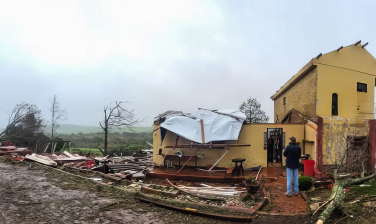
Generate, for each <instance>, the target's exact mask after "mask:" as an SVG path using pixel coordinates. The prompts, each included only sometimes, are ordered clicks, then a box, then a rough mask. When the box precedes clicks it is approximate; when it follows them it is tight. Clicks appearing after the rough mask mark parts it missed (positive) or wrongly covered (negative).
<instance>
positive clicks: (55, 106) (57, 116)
mask: <svg viewBox="0 0 376 224" xmlns="http://www.w3.org/2000/svg"><path fill="white" fill-rule="evenodd" d="M50 111H51V141H53V140H54V136H55V135H56V130H57V129H58V128H59V127H60V124H59V121H62V120H65V119H67V115H68V113H67V112H66V111H65V110H64V109H61V107H60V102H59V101H58V100H57V97H56V95H54V98H53V99H51V108H50Z"/></svg>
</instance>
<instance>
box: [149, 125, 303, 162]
mask: <svg viewBox="0 0 376 224" xmlns="http://www.w3.org/2000/svg"><path fill="white" fill-rule="evenodd" d="M267 128H283V132H285V136H286V139H285V143H286V144H288V142H289V139H288V138H289V137H291V136H295V137H296V139H297V141H298V142H301V143H302V142H303V141H302V140H303V137H304V125H301V124H245V125H243V128H242V130H241V132H240V134H239V138H238V144H251V146H250V147H233V148H230V150H229V152H228V153H227V154H226V155H225V156H224V157H223V159H222V160H221V161H220V162H219V163H218V165H217V167H226V168H227V167H233V165H234V164H233V162H232V161H231V160H232V159H234V158H245V159H246V161H245V162H244V163H243V166H244V167H245V168H247V167H254V166H259V165H262V166H263V167H266V166H267V150H264V132H266V131H267ZM154 130H155V131H154V132H153V145H154V159H153V161H154V163H155V164H156V165H162V162H163V157H162V156H160V155H157V154H158V151H159V148H162V150H163V154H165V153H166V152H167V153H168V154H175V153H176V152H177V151H178V150H181V151H182V152H183V153H184V155H192V154H193V153H194V152H195V151H196V150H197V149H175V150H172V149H167V148H165V146H167V145H174V144H175V141H176V134H174V133H172V132H170V131H167V134H166V137H165V139H164V141H163V144H162V146H160V130H159V129H158V126H155V127H154ZM178 144H190V141H188V140H185V139H182V138H179V142H178ZM225 151H226V150H225V149H212V150H209V149H200V150H199V151H198V153H197V154H204V157H203V158H202V159H199V160H198V166H208V165H212V164H214V163H215V162H216V161H217V160H218V159H219V158H220V157H221V156H222V154H223V153H224V152H225ZM284 163H285V162H284V160H283V164H284ZM188 165H191V166H193V165H194V162H193V161H192V162H189V163H188Z"/></svg>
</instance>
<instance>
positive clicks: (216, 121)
mask: <svg viewBox="0 0 376 224" xmlns="http://www.w3.org/2000/svg"><path fill="white" fill-rule="evenodd" d="M192 115H193V116H190V117H187V116H184V115H181V114H180V115H179V114H175V115H171V116H167V118H166V120H165V121H164V122H163V123H162V124H161V127H162V128H165V129H167V130H169V131H171V132H174V133H176V134H177V135H179V136H181V137H183V138H186V139H189V140H192V141H194V142H198V143H208V142H211V141H225V140H238V136H239V133H240V130H241V128H242V126H243V122H244V120H245V119H246V117H245V115H244V114H243V113H242V112H240V111H237V110H215V111H210V110H205V109H199V111H198V112H197V113H196V114H192ZM192 117H194V118H195V119H194V118H192ZM201 119H202V120H203V122H204V133H205V142H202V135H201V123H200V120H201Z"/></svg>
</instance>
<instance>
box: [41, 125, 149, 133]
mask: <svg viewBox="0 0 376 224" xmlns="http://www.w3.org/2000/svg"><path fill="white" fill-rule="evenodd" d="M50 128H51V127H50V126H47V127H46V129H45V131H46V132H47V133H48V132H50ZM132 130H133V131H134V132H135V133H142V132H146V133H151V132H152V131H153V128H152V127H151V126H150V127H133V128H132ZM80 132H81V133H83V134H90V133H98V132H102V128H101V127H99V125H98V126H83V125H74V124H61V125H60V127H59V128H58V129H57V133H58V134H78V133H80ZM112 132H120V133H122V132H131V131H130V130H129V129H128V128H122V129H120V130H119V129H117V128H114V129H113V130H112Z"/></svg>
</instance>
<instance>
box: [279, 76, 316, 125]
mask: <svg viewBox="0 0 376 224" xmlns="http://www.w3.org/2000/svg"><path fill="white" fill-rule="evenodd" d="M316 83H317V72H316V69H314V70H312V71H311V72H309V73H308V74H307V75H306V76H304V77H303V78H302V79H301V80H300V81H299V82H298V83H296V84H295V85H294V86H292V87H291V88H290V89H289V90H287V91H286V92H285V93H283V94H281V95H280V96H279V97H278V98H277V99H275V100H274V121H275V119H276V115H278V118H279V121H282V120H283V118H284V117H285V116H286V115H287V113H288V112H289V111H290V110H291V109H296V110H298V111H299V112H301V113H303V114H306V115H308V116H310V117H313V116H314V115H315V114H316V103H315V102H316V92H317V88H316ZM284 97H286V105H283V98H284Z"/></svg>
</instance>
